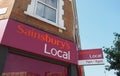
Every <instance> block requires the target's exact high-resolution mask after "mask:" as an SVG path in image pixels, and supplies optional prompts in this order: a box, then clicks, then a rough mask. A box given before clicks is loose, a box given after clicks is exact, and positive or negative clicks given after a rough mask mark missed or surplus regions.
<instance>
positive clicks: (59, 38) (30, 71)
mask: <svg viewBox="0 0 120 76" xmlns="http://www.w3.org/2000/svg"><path fill="white" fill-rule="evenodd" d="M0 31H1V32H0V64H1V65H0V75H2V76H28V75H30V76H81V75H82V74H81V73H82V72H81V71H82V69H78V66H77V50H78V49H81V47H80V40H79V39H80V38H79V31H78V22H77V13H76V3H75V0H0Z"/></svg>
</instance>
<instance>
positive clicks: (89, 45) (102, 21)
mask: <svg viewBox="0 0 120 76" xmlns="http://www.w3.org/2000/svg"><path fill="white" fill-rule="evenodd" d="M76 3H77V12H78V22H79V32H80V40H81V46H82V49H95V48H103V47H104V46H105V47H110V46H112V45H113V40H114V35H113V33H114V32H117V33H119V34H120V0H76ZM104 56H105V55H104ZM104 60H105V65H108V63H107V61H106V59H104ZM105 65H93V66H84V70H85V76H116V75H115V74H114V70H112V71H106V70H105V68H104V66H105Z"/></svg>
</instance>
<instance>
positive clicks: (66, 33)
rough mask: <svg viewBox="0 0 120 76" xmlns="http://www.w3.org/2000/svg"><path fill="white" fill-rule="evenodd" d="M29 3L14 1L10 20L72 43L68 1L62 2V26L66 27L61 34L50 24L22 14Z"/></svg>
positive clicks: (71, 16)
mask: <svg viewBox="0 0 120 76" xmlns="http://www.w3.org/2000/svg"><path fill="white" fill-rule="evenodd" d="M30 2H31V0H15V5H14V8H13V10H12V13H11V16H10V18H12V19H15V20H18V21H20V22H23V23H26V24H29V25H31V26H33V27H36V28H38V29H41V30H44V31H46V32H49V33H52V34H54V35H57V36H59V37H62V38H64V39H67V40H70V41H74V40H73V12H72V6H71V2H70V1H69V0H64V6H63V9H64V15H63V19H64V25H65V27H66V30H62V33H61V32H59V28H58V27H55V26H52V25H51V24H48V23H46V22H43V21H40V20H37V19H35V18H33V17H30V16H28V15H26V14H24V11H26V10H27V7H28V4H30Z"/></svg>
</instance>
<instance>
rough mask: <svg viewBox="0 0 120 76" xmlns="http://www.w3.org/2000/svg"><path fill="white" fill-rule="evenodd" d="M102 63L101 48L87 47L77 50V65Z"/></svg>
mask: <svg viewBox="0 0 120 76" xmlns="http://www.w3.org/2000/svg"><path fill="white" fill-rule="evenodd" d="M102 64H104V60H103V52H102V49H89V50H80V51H78V65H102Z"/></svg>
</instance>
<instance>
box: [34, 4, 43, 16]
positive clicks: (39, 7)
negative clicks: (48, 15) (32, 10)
mask: <svg viewBox="0 0 120 76" xmlns="http://www.w3.org/2000/svg"><path fill="white" fill-rule="evenodd" d="M43 12H44V5H43V4H41V3H37V8H36V14H37V15H39V16H41V17H44V15H43Z"/></svg>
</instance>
